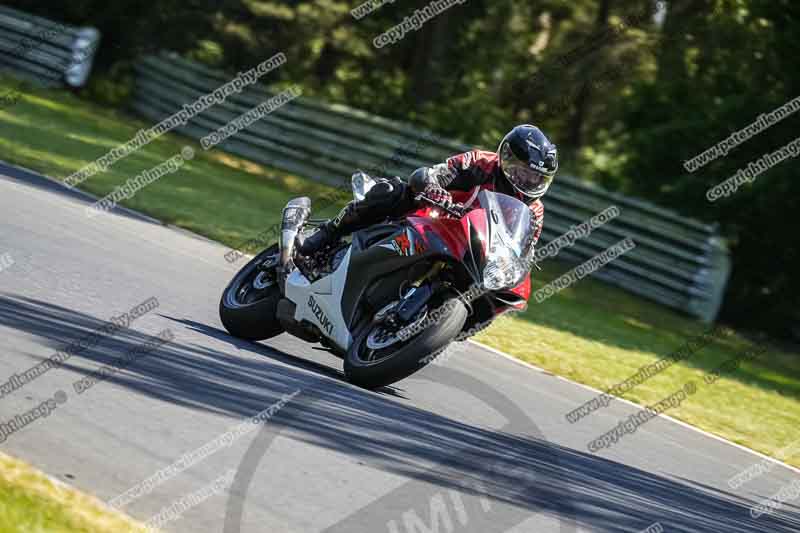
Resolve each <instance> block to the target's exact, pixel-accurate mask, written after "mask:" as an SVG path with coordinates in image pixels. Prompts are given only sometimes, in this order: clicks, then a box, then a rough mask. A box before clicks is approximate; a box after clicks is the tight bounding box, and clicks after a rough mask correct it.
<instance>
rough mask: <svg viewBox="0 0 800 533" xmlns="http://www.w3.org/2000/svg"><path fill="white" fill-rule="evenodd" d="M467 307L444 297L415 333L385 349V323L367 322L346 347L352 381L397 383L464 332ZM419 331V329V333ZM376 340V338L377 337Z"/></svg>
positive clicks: (372, 384) (375, 384) (370, 385)
mask: <svg viewBox="0 0 800 533" xmlns="http://www.w3.org/2000/svg"><path fill="white" fill-rule="evenodd" d="M467 314H468V313H467V308H466V306H465V305H464V302H462V301H461V300H460V299H459V298H450V299H447V300H445V301H444V302H443V303H442V304H441V306H439V307H438V308H437V309H435V310H433V311H432V312H431V313H430V315H428V316H427V317H424V318H423V319H422V320H421V321H417V322H416V324H415V325H416V327H415V328H414V329H413V332H414V335H413V336H411V337H409V338H406V340H403V341H399V342H396V343H395V344H391V345H389V346H387V347H385V348H375V346H376V342H378V343H379V344H377V346H380V342H384V343H385V342H386V338H387V337H386V335H385V334H382V332H381V331H379V330H378V328H383V327H384V326H383V325H382V324H375V323H371V321H370V322H364V323H362V324H361V325H360V327H358V328H357V329H356V331H357V332H358V333H357V334H356V337H355V338H354V339H353V343H352V344H351V345H350V349H349V350H347V356H346V357H345V361H344V373H345V375H346V376H347V380H348V381H350V382H351V383H353V384H355V385H358V386H359V387H364V388H367V389H374V388H377V387H382V386H384V385H389V384H390V383H395V382H397V381H400V380H401V379H403V378H406V377H408V376H410V375H411V374H413V373H414V372H416V371H418V370H419V369H421V368H422V367H424V366H425V365H427V364H428V363H429V362H430V361H432V360H433V358H434V357H435V356H436V355H438V353H440V352H441V351H442V350H444V348H446V347H447V345H448V344H450V342H452V341H453V339H454V338H455V337H456V335H458V334H459V333H460V332H461V329H462V328H463V327H464V323H465V322H466V320H467ZM417 331H418V332H417ZM376 339H377V340H376Z"/></svg>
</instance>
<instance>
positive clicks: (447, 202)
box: [422, 183, 453, 207]
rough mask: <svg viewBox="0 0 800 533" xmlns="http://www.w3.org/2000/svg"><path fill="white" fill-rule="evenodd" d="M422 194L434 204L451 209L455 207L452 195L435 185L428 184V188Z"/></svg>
mask: <svg viewBox="0 0 800 533" xmlns="http://www.w3.org/2000/svg"><path fill="white" fill-rule="evenodd" d="M422 194H424V195H425V197H426V198H428V199H429V200H431V201H432V202H434V203H437V204H441V205H443V206H445V207H450V206H451V205H453V197H452V195H451V194H450V193H449V192H448V191H447V189H443V188H442V187H440V186H439V185H437V184H435V183H430V184H428V186H427V187H425V190H424V191H422Z"/></svg>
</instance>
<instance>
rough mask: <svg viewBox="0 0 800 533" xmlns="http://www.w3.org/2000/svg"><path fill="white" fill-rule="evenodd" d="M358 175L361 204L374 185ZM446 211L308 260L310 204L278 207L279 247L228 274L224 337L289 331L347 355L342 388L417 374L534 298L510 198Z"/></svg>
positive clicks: (520, 222)
mask: <svg viewBox="0 0 800 533" xmlns="http://www.w3.org/2000/svg"><path fill="white" fill-rule="evenodd" d="M375 183H376V182H375V180H373V179H372V178H371V177H369V176H368V175H366V174H364V173H361V172H358V173H356V174H354V175H353V179H352V186H353V193H354V196H355V197H356V198H357V199H363V197H364V195H365V194H366V191H367V190H369V188H371V187H372V186H373V185H374V184H375ZM453 196H454V200H456V201H457V202H463V203H460V204H455V205H453V206H443V205H437V204H434V203H431V202H426V199H425V198H424V197H419V198H418V199H419V200H422V201H423V203H424V206H423V207H421V208H420V209H418V210H416V211H414V212H412V213H409V214H407V215H406V216H404V217H402V218H400V219H397V220H387V221H385V222H384V223H381V224H375V225H374V226H372V227H370V228H367V229H365V230H362V231H358V232H355V233H354V234H353V235H352V240H351V242H345V241H341V242H338V243H336V244H334V245H332V246H330V247H328V248H327V249H325V250H322V251H320V252H319V253H317V254H316V255H315V256H314V257H303V256H301V255H300V254H299V253H298V252H297V251H296V243H297V241H298V239H302V238H303V230H304V229H306V228H307V226H311V225H313V224H314V221H310V220H309V215H310V213H311V201H310V200H309V199H308V198H305V197H303V198H296V199H293V200H291V201H290V202H289V203H288V204H287V205H286V207H285V208H284V210H283V217H282V223H281V237H280V242H279V243H277V244H275V245H273V246H270V247H269V248H267V249H266V250H264V251H263V252H261V253H260V254H258V255H257V256H256V257H255V258H253V259H252V260H251V261H250V262H249V263H248V264H247V265H245V266H244V267H243V268H242V269H241V270H240V271H239V272H238V273H237V274H236V276H235V277H234V278H233V280H232V281H231V282H230V284H229V285H228V287H227V288H226V289H225V291H224V292H223V294H222V299H221V301H220V306H219V309H220V318H221V319H222V323H223V324H224V325H225V328H226V329H227V330H228V332H229V333H230V334H231V335H234V336H236V337H240V338H243V339H250V340H263V339H268V338H270V337H274V336H276V335H278V334H280V333H282V332H287V333H290V334H292V335H295V336H296V337H299V338H301V339H304V340H306V341H309V342H320V343H322V344H323V345H324V346H325V347H327V349H328V350H329V351H330V352H331V353H333V354H335V355H337V356H339V357H341V358H343V359H344V371H345V375H346V376H347V378H348V380H349V381H351V382H352V383H355V384H357V385H359V386H362V387H367V388H375V387H380V386H383V385H387V384H390V383H393V382H396V381H399V380H401V379H403V378H405V377H407V376H409V375H411V374H412V373H414V372H416V371H417V370H419V369H420V368H422V367H423V366H425V364H427V363H428V362H430V361H431V360H432V359H433V358H434V357H435V356H436V355H437V354H438V353H440V352H442V351H443V350H444V349H445V348H446V347H447V345H448V344H449V343H451V342H453V341H454V340H455V339H457V338H459V339H461V338H463V337H464V335H465V334H467V333H468V332H470V331H472V330H473V328H474V327H475V326H476V325H477V324H482V325H485V324H487V323H489V322H490V321H491V320H492V319H493V318H495V317H496V316H498V315H500V314H502V313H504V312H506V311H510V310H520V309H524V308H525V306H526V305H527V300H528V297H529V296H530V275H529V271H528V266H529V264H530V263H529V258H531V257H533V235H534V230H535V227H534V223H535V222H534V221H535V219H534V217H533V215H532V213H531V210H530V208H529V207H528V206H527V205H525V204H524V203H523V202H521V201H519V200H517V199H516V198H512V197H510V196H507V195H504V194H500V193H496V192H492V191H489V190H479V189H477V188H476V189H473V191H472V192H471V194H470V193H459V192H454V193H453Z"/></svg>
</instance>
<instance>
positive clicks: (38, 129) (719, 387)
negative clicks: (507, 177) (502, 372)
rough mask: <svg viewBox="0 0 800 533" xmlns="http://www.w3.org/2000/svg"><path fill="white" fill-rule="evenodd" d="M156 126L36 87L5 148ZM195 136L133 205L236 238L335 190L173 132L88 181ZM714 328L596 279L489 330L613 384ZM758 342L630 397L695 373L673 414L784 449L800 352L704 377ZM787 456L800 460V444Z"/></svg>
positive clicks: (792, 426)
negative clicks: (170, 170)
mask: <svg viewBox="0 0 800 533" xmlns="http://www.w3.org/2000/svg"><path fill="white" fill-rule="evenodd" d="M8 83H9V82H6V83H5V86H6V87H7V86H8ZM2 89H3V84H0V91H2ZM150 125H151V124H150V123H148V122H144V121H142V120H138V119H135V118H132V117H131V116H130V115H128V114H125V113H121V112H117V111H112V110H108V109H103V108H99V107H96V106H93V105H91V104H89V103H87V102H85V101H82V100H80V99H78V98H76V97H74V96H72V95H69V94H65V93H62V92H57V91H34V92H32V93H28V94H25V95H24V97H23V99H22V100H21V101H20V102H19V103H18V104H16V105H15V106H13V107H12V108H8V109H4V110H0V152H2V154H3V156H2V157H3V158H5V159H7V160H9V161H11V162H13V163H19V164H21V165H24V166H27V167H30V168H32V169H35V170H39V171H42V172H44V173H47V174H49V175H50V176H53V177H56V178H64V177H66V176H67V175H69V174H71V173H72V172H74V171H75V170H77V169H79V168H80V167H82V166H83V165H85V164H88V163H89V162H91V161H92V160H93V159H95V158H97V157H99V156H101V155H103V154H104V153H105V152H106V151H107V150H108V149H110V148H112V147H114V146H116V145H118V144H121V143H123V142H125V141H127V140H128V139H129V138H131V137H133V136H134V135H135V134H136V132H137V131H138V129H140V128H142V127H149V126H150ZM186 144H192V146H193V147H195V148H196V151H197V152H198V157H197V158H196V159H195V160H193V161H192V162H191V163H189V164H188V165H187V166H185V167H184V168H182V169H181V170H180V171H179V172H178V173H176V174H174V175H170V176H167V177H165V178H162V179H161V180H159V181H157V182H156V183H154V184H152V185H150V186H148V187H147V188H145V189H143V190H142V191H140V192H139V193H137V194H136V196H135V197H134V198H132V199H131V200H130V201H128V202H126V203H125V205H128V206H130V207H132V208H134V209H138V210H141V211H143V212H146V213H148V214H150V215H152V216H155V217H157V218H159V219H162V220H164V221H166V222H169V223H173V224H176V225H179V226H182V227H185V228H187V229H190V230H193V231H195V232H198V233H200V234H203V235H206V236H208V237H210V238H213V239H216V240H219V241H221V242H223V243H226V244H228V245H236V244H239V243H240V242H242V241H244V240H247V239H250V238H253V237H254V236H256V235H257V234H258V233H259V232H260V231H262V230H263V229H264V228H265V227H267V226H268V225H270V224H271V223H272V222H274V221H275V220H276V218H277V215H278V213H279V209H280V208H281V207H282V206H283V205H284V203H285V201H286V200H287V198H289V197H290V196H294V195H297V194H299V193H301V192H302V194H306V195H308V196H311V197H312V198H313V199H315V200H316V201H318V200H319V198H320V196H324V195H327V194H329V193H330V192H331V189H330V188H328V187H322V186H319V185H316V184H313V183H311V182H309V181H307V180H302V179H300V178H297V177H294V176H287V175H286V174H285V173H281V172H277V171H274V170H271V169H267V168H264V167H262V166H259V165H255V164H253V163H248V162H246V161H243V160H241V159H238V158H235V157H231V156H227V155H225V154H222V153H219V152H212V153H203V152H202V151H201V150H199V148H198V146H197V143H196V142H194V141H190V140H188V139H185V138H182V137H179V136H177V135H171V134H169V135H166V136H165V137H163V138H161V139H159V140H158V141H156V142H154V143H152V144H151V145H149V146H148V147H146V148H144V149H142V150H141V151H139V152H137V153H136V154H134V155H132V156H129V157H128V158H126V159H123V160H122V161H120V162H118V163H116V164H115V165H114V166H113V167H111V169H109V170H108V171H106V172H105V173H103V174H101V175H97V176H94V177H92V178H90V179H89V180H87V181H86V182H85V183H84V184H83V185H82V188H84V189H85V190H87V191H89V192H92V193H95V194H98V195H103V194H106V193H108V192H110V191H111V190H112V189H113V188H114V186H116V185H119V184H122V183H123V182H124V181H125V179H127V178H129V177H132V176H134V175H135V174H137V173H138V172H141V171H142V170H144V169H146V168H149V167H152V166H155V165H157V164H159V163H160V162H162V161H164V160H165V159H166V158H168V157H170V156H172V155H174V154H176V153H178V151H179V150H180V148H181V147H182V146H184V145H186ZM545 203H546V202H545ZM544 266H545V271H544V272H535V273H534V274H535V280H534V290H535V289H536V288H538V287H540V286H542V285H543V284H544V283H546V282H547V281H550V280H551V279H553V278H555V277H556V276H558V275H560V274H561V273H563V272H564V271H565V270H566V269H567V268H568V267H566V266H564V265H561V264H559V263H557V262H555V261H549V262H546V264H545V265H544ZM706 329H707V327H706V326H705V325H703V324H700V323H698V322H696V321H694V320H692V319H689V318H687V317H685V316H682V315H680V314H678V313H675V312H672V311H670V310H668V309H666V308H664V307H661V306H658V305H656V304H653V303H651V302H648V301H646V300H643V299H641V298H638V297H636V296H633V295H631V294H629V293H626V292H623V291H621V290H619V289H617V288H614V287H611V286H608V285H604V284H602V283H599V282H596V281H593V280H591V279H584V280H582V281H580V282H579V283H577V284H576V285H574V286H572V287H570V288H568V289H566V290H564V291H562V292H560V293H559V294H557V295H555V296H554V297H552V298H550V299H548V300H546V301H544V302H543V303H535V301H533V300H532V301H531V303H530V306H529V308H528V310H527V311H526V312H525V313H522V314H520V315H517V316H516V317H514V318H510V319H507V320H501V321H498V322H497V323H496V324H494V325H493V326H492V327H491V328H490V329H488V330H487V331H485V332H483V333H482V334H481V335H479V336H478V340H480V341H481V342H484V343H486V344H488V345H490V346H493V347H495V348H498V349H500V350H503V351H505V352H507V353H510V354H513V355H515V356H517V357H519V358H520V359H523V360H525V361H529V362H531V363H533V364H536V365H538V366H540V367H542V368H544V369H547V370H549V371H551V372H553V373H556V374H559V375H562V376H565V377H567V378H570V379H573V380H575V381H578V382H581V383H585V384H588V385H591V386H593V387H597V388H600V389H603V388H606V387H609V386H611V385H613V384H615V383H617V382H619V381H622V380H624V379H625V378H627V377H629V376H630V375H631V374H633V373H635V372H636V370H637V369H638V368H639V367H640V366H642V365H646V364H648V363H652V362H654V361H656V360H657V359H659V358H660V357H663V356H665V355H667V354H669V353H671V352H673V351H674V350H676V349H678V348H679V347H680V346H681V345H682V344H683V343H684V342H685V341H686V340H687V339H689V338H691V337H694V336H697V335H698V334H700V333H702V332H703V331H705V330H706ZM751 346H753V344H752V343H751V342H750V341H748V340H747V339H746V338H744V337H743V336H742V335H739V334H737V333H736V332H734V331H728V332H727V334H726V335H723V336H722V337H721V338H719V339H717V340H715V341H714V342H712V343H711V344H710V345H708V346H706V347H705V348H703V349H702V350H700V351H699V352H698V353H696V354H695V355H694V356H693V357H691V358H690V359H689V360H687V361H684V362H681V363H679V364H676V365H673V366H672V367H670V368H669V369H667V370H665V371H664V372H663V373H661V374H659V375H658V376H655V377H653V378H651V379H650V380H648V381H646V382H645V383H643V384H642V385H640V386H638V387H636V388H634V389H633V390H631V391H629V392H628V393H627V394H626V395H625V397H626V398H627V399H629V400H632V401H634V402H637V403H640V404H649V403H654V402H657V401H658V400H660V399H662V398H664V397H666V396H668V395H669V394H671V393H673V392H674V391H675V390H677V389H679V388H680V387H681V386H682V385H683V384H684V383H686V382H687V381H694V382H695V383H696V384H697V385H698V392H697V393H696V394H694V395H693V396H692V397H691V398H690V399H689V400H688V401H685V402H683V403H682V404H681V406H680V407H678V408H676V409H674V410H672V411H669V414H670V415H672V416H675V417H676V418H679V419H681V420H684V421H686V422H688V423H690V424H693V425H695V426H697V427H700V428H702V429H705V430H707V431H710V432H712V433H715V434H717V435H720V436H722V437H724V438H727V439H729V440H731V441H734V442H737V443H740V444H743V445H745V446H747V447H750V448H753V449H756V450H759V451H761V452H764V453H766V454H769V455H776V454H777V452H778V450H780V449H782V448H783V447H785V446H787V445H789V444H792V443H793V441H794V440H795V439H797V438H798V435H797V431H796V430H797V428H798V427H800V402H798V400H800V358H798V355H797V354H795V353H789V352H787V351H782V350H779V349H774V348H770V349H769V350H768V352H767V353H766V354H765V355H763V356H762V357H761V358H759V359H758V360H756V361H751V362H747V363H744V364H743V365H742V366H741V367H740V368H739V369H738V370H737V371H735V372H734V373H732V374H731V375H729V376H725V377H723V378H722V379H720V380H719V381H718V382H717V383H716V384H714V385H706V384H705V383H704V382H703V376H704V374H705V372H706V371H707V370H709V369H713V368H715V367H716V366H718V365H719V364H721V363H722V362H724V361H726V360H728V359H730V358H732V357H734V356H735V355H737V354H739V353H740V352H741V351H743V350H744V349H746V348H748V347H751ZM589 416H592V415H589ZM577 424H578V425H579V424H581V422H577ZM609 429H611V428H610V427H609ZM783 459H784V460H786V461H787V462H789V463H791V464H794V465H797V466H800V455H795V456H792V457H788V458H783Z"/></svg>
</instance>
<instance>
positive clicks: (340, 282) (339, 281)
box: [286, 247, 353, 350]
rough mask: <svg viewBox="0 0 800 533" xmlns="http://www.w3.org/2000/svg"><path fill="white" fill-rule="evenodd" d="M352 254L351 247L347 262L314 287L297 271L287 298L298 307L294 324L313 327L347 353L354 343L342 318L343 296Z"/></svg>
mask: <svg viewBox="0 0 800 533" xmlns="http://www.w3.org/2000/svg"><path fill="white" fill-rule="evenodd" d="M352 250H353V249H352V247H351V248H348V250H347V253H346V254H345V256H344V259H342V262H341V263H340V264H339V267H338V268H337V269H336V270H335V271H334V272H333V273H332V274H330V275H328V276H325V277H324V278H322V279H319V280H317V281H315V282H314V283H311V282H309V281H308V279H307V278H306V277H305V276H304V275H303V274H302V273H300V271H299V270H297V269H295V270H294V271H293V272H292V273H291V274H290V275H289V277H288V278H286V298H288V299H289V300H291V301H292V302H294V304H295V305H296V308H295V313H294V318H295V320H297V321H298V322H300V321H303V320H306V321H308V322H310V323H311V324H314V325H315V326H317V327H318V328H319V330H320V332H322V334H323V335H324V336H326V337H328V338H329V339H330V340H331V341H332V342H333V343H334V344H336V345H337V346H339V347H340V348H342V349H343V350H347V349H348V348H349V347H350V344H351V343H352V342H353V336H352V335H351V334H350V330H348V329H347V325H346V324H345V322H344V317H343V316H342V294H343V293H344V285H345V282H346V281H347V270H348V267H349V266H350V253H351V252H352Z"/></svg>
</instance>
